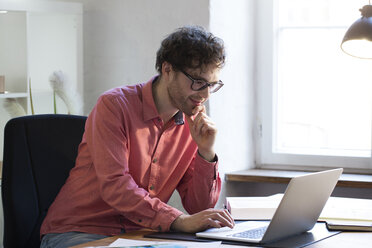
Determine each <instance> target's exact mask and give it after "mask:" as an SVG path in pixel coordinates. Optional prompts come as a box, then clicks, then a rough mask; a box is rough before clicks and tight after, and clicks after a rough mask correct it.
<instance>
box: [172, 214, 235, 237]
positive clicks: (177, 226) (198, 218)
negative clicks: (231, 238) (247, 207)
mask: <svg viewBox="0 0 372 248" xmlns="http://www.w3.org/2000/svg"><path fill="white" fill-rule="evenodd" d="M234 225H235V223H234V220H233V218H232V217H231V215H230V213H229V212H228V211H227V210H221V209H206V210H203V211H201V212H199V213H196V214H193V215H187V214H182V215H180V216H179V217H178V218H176V219H175V220H174V221H173V223H172V225H171V230H173V231H179V232H188V233H195V232H199V231H204V230H206V229H208V228H212V227H215V228H220V227H225V226H228V227H230V228H233V227H234Z"/></svg>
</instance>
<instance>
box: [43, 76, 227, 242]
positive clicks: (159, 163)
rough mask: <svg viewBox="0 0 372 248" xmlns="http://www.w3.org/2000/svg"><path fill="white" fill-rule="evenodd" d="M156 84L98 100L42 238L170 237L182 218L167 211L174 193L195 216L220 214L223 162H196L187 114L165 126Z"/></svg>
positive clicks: (126, 89)
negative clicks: (142, 231) (145, 233)
mask: <svg viewBox="0 0 372 248" xmlns="http://www.w3.org/2000/svg"><path fill="white" fill-rule="evenodd" d="M152 82H153V80H150V81H149V82H147V83H146V84H139V85H135V86H126V87H121V88H116V89H113V90H110V91H108V92H106V93H104V94H103V95H102V96H101V97H100V98H99V99H98V102H97V104H96V106H95V107H94V109H93V110H92V112H91V114H90V115H89V117H88V119H87V122H86V126H85V133H84V135H83V139H82V142H81V144H80V146H79V152H78V157H77V159H76V165H75V167H74V168H73V169H72V170H71V172H70V176H69V177H68V179H67V181H66V183H65V185H64V186H63V187H62V189H61V191H60V192H59V194H58V196H57V198H56V199H55V201H54V203H53V204H52V205H51V207H50V208H49V211H48V214H47V216H46V218H45V220H44V222H43V224H42V227H41V235H43V234H46V233H61V232H69V231H79V232H87V233H96V234H103V235H117V234H119V233H120V232H122V230H123V229H124V230H125V231H130V230H135V229H139V228H141V227H147V228H152V229H157V230H161V231H167V230H169V228H170V225H171V223H172V222H173V221H174V220H175V219H176V218H177V217H178V216H179V215H181V214H182V212H180V211H179V210H177V209H175V208H173V207H171V206H169V205H167V204H166V202H167V201H168V200H169V198H170V197H171V195H172V193H173V191H174V190H175V189H177V190H178V192H179V193H180V196H181V199H182V203H183V206H184V208H185V209H186V210H187V211H188V212H189V213H190V214H192V213H196V212H199V211H201V210H204V209H206V208H211V207H214V205H215V204H216V202H217V200H218V196H219V193H220V190H221V179H220V177H219V175H218V172H217V162H212V163H211V162H208V161H206V160H204V159H203V158H201V157H200V155H198V152H197V145H196V143H195V142H194V141H193V139H192V137H191V135H190V132H189V127H188V124H187V122H184V121H183V120H184V118H183V117H184V116H183V113H182V112H179V113H178V114H176V115H175V117H174V118H173V119H172V120H171V121H170V122H169V123H168V124H167V125H166V126H165V125H164V124H163V123H162V120H161V119H160V118H159V114H158V112H157V109H156V106H155V103H154V99H153V95H152Z"/></svg>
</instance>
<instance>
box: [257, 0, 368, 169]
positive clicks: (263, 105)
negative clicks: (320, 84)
mask: <svg viewBox="0 0 372 248" xmlns="http://www.w3.org/2000/svg"><path fill="white" fill-rule="evenodd" d="M256 4H257V5H256V11H257V12H256V13H257V15H256V21H257V22H256V23H257V30H256V38H257V40H256V46H257V67H256V68H257V71H256V73H257V74H256V82H257V86H256V87H257V93H258V94H257V115H258V116H257V123H256V132H255V135H256V136H255V140H256V143H257V147H256V166H257V167H258V168H275V169H298V168H301V169H306V170H307V169H310V170H311V169H319V168H333V167H343V168H347V170H348V171H356V172H360V171H366V172H371V171H372V159H371V157H350V156H347V157H346V156H326V155H297V154H289V153H274V152H273V148H274V144H273V142H274V137H276V136H275V128H274V120H275V118H276V116H275V111H274V108H275V103H276V101H277V99H276V95H275V94H274V93H275V92H276V90H277V89H276V86H277V76H276V75H277V66H276V65H277V64H278V57H277V54H278V47H277V44H278V36H279V33H278V30H279V29H278V26H277V21H275V20H277V17H278V15H277V4H278V1H277V0H260V1H257V3H256ZM340 42H341V41H340ZM371 139H372V138H371Z"/></svg>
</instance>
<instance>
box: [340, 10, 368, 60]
mask: <svg viewBox="0 0 372 248" xmlns="http://www.w3.org/2000/svg"><path fill="white" fill-rule="evenodd" d="M360 11H361V12H362V17H361V18H360V19H358V20H357V21H355V22H354V23H353V25H351V26H350V28H349V29H348V30H347V32H346V34H345V36H344V39H343V40H342V43H341V49H342V50H343V51H344V52H345V53H347V54H349V55H351V56H354V57H358V58H365V59H372V5H366V6H364V7H363V8H362V9H361V10H360Z"/></svg>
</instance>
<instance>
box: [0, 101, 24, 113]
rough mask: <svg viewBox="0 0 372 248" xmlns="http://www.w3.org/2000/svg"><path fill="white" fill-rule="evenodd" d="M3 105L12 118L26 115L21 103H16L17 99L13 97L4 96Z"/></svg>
mask: <svg viewBox="0 0 372 248" xmlns="http://www.w3.org/2000/svg"><path fill="white" fill-rule="evenodd" d="M3 106H4V108H5V110H6V111H7V112H8V114H9V115H10V116H11V117H12V118H14V117H18V116H23V115H26V111H25V109H24V108H23V107H22V106H21V104H19V103H18V101H17V99H15V98H6V99H5V101H4V103H3Z"/></svg>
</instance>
